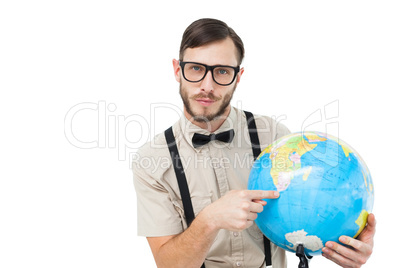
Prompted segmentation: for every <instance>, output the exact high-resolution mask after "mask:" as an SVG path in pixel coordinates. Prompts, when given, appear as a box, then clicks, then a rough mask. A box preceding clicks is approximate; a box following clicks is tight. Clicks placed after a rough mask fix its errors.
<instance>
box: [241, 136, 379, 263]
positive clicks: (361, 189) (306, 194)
mask: <svg viewBox="0 0 402 268" xmlns="http://www.w3.org/2000/svg"><path fill="white" fill-rule="evenodd" d="M248 189H250V190H275V191H279V192H280V197H279V198H278V199H272V200H271V199H266V200H265V201H267V205H266V206H265V207H264V210H263V212H261V213H259V214H258V217H257V219H256V220H255V222H256V224H257V225H258V227H259V228H260V230H261V231H262V232H263V233H264V235H265V236H266V237H268V238H269V239H270V240H271V242H273V243H274V244H276V245H277V246H279V247H281V248H283V249H285V250H288V251H291V252H295V251H296V247H297V245H298V244H303V246H304V249H305V253H306V254H307V255H311V256H314V255H318V254H321V249H322V248H323V247H324V245H325V243H326V242H327V241H338V239H339V237H340V236H341V235H347V236H351V237H357V236H358V235H359V233H360V232H361V231H362V230H363V229H364V227H365V225H366V222H367V217H368V215H369V213H370V212H371V211H372V208H373V202H374V188H373V182H372V178H371V175H370V172H369V170H368V168H367V166H366V164H365V163H364V161H363V159H362V158H361V157H360V156H359V155H358V153H357V152H356V151H355V150H353V149H352V148H351V147H350V146H349V145H347V144H346V143H345V142H343V141H341V140H339V139H338V138H335V137H332V136H330V135H327V134H323V133H320V132H303V133H294V134H290V135H287V136H284V137H282V138H280V139H278V140H277V141H275V142H274V143H273V144H271V145H270V146H269V147H267V148H266V149H265V150H264V151H263V152H262V153H261V154H260V156H259V157H258V158H257V160H256V161H255V162H254V165H253V168H252V170H251V173H250V177H249V181H248Z"/></svg>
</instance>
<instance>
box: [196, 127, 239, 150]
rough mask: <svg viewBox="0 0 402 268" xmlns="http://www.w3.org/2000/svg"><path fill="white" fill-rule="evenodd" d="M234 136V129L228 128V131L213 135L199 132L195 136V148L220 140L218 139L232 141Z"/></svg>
mask: <svg viewBox="0 0 402 268" xmlns="http://www.w3.org/2000/svg"><path fill="white" fill-rule="evenodd" d="M233 137H234V130H233V129H231V130H228V131H224V132H221V133H218V134H211V135H203V134H199V133H194V136H193V139H192V141H193V146H194V148H197V147H200V146H203V145H205V144H207V143H208V142H210V141H213V140H218V141H222V142H231V141H232V140H233Z"/></svg>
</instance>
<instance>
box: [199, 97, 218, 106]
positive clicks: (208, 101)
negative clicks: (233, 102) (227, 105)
mask: <svg viewBox="0 0 402 268" xmlns="http://www.w3.org/2000/svg"><path fill="white" fill-rule="evenodd" d="M195 101H197V102H198V103H199V104H201V105H203V106H209V105H212V104H213V103H214V102H215V101H214V100H211V99H207V98H197V99H195Z"/></svg>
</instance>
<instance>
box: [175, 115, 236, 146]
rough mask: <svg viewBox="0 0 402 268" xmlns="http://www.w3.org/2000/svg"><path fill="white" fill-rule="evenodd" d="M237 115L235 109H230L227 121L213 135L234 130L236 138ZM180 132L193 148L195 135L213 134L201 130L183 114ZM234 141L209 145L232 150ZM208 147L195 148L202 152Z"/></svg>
mask: <svg viewBox="0 0 402 268" xmlns="http://www.w3.org/2000/svg"><path fill="white" fill-rule="evenodd" d="M237 116H238V115H237V114H236V111H235V109H234V108H233V107H230V112H229V115H228V117H227V118H226V120H225V121H224V122H223V124H222V125H221V126H220V127H219V128H218V129H217V130H216V131H215V132H213V133H215V134H218V133H221V132H224V131H227V130H230V129H234V131H235V137H236V134H237V131H238V129H237V125H238V123H237V122H238V121H237ZM179 122H180V130H181V134H182V135H183V137H184V139H185V140H186V141H187V142H188V143H189V144H190V145H191V147H193V143H192V138H193V135H194V133H199V134H204V135H210V134H212V133H211V132H209V131H208V130H206V129H203V128H200V127H199V126H196V125H194V124H193V123H192V122H190V120H188V119H187V118H186V116H185V115H184V114H183V115H182V116H181V118H180V121H179ZM234 140H235V139H233V140H232V142H230V143H224V142H220V141H211V142H210V143H209V144H212V143H215V142H217V143H219V146H220V147H222V146H225V147H227V148H232V147H233V146H234V145H233V143H234ZM206 146H208V145H204V146H201V147H198V148H194V147H193V148H194V150H195V151H197V152H200V151H201V150H202V149H203V148H204V147H206Z"/></svg>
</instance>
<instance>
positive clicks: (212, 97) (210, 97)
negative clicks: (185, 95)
mask: <svg viewBox="0 0 402 268" xmlns="http://www.w3.org/2000/svg"><path fill="white" fill-rule="evenodd" d="M190 99H192V100H195V99H210V100H213V101H219V100H221V99H222V97H217V96H215V95H214V94H212V93H208V94H202V93H200V94H197V95H194V96H192V97H190Z"/></svg>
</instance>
